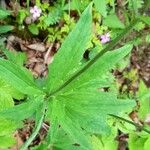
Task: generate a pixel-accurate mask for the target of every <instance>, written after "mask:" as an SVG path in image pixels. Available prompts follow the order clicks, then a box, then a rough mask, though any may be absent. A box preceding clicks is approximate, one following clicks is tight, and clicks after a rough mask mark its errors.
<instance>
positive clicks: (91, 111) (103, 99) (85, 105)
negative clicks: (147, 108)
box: [47, 7, 135, 150]
mask: <svg viewBox="0 0 150 150" xmlns="http://www.w3.org/2000/svg"><path fill="white" fill-rule="evenodd" d="M90 9H91V8H90V7H88V8H87V9H86V10H85V11H84V13H83V14H82V16H81V20H79V22H78V24H77V26H76V28H75V29H74V30H73V31H72V32H71V34H70V35H69V36H68V38H67V41H65V42H64V44H63V45H62V47H61V48H60V50H59V51H58V53H57V54H56V56H55V58H54V62H53V63H52V64H51V65H50V66H49V72H50V74H49V77H48V80H47V84H48V85H47V90H48V92H50V93H51V92H53V90H54V91H55V89H57V88H59V86H61V85H62V84H64V83H65V82H66V81H67V80H68V79H69V78H70V77H71V76H72V75H73V74H74V73H76V72H77V71H78V70H79V69H81V68H82V67H83V66H82V67H81V66H79V63H80V60H81V58H82V57H83V56H82V55H83V52H84V48H85V47H86V43H87V41H88V39H89V38H87V36H86V37H85V34H86V33H85V32H88V31H89V30H91V19H89V18H91V13H89V11H90ZM82 22H83V23H82ZM85 22H86V23H85ZM85 28H87V29H85ZM78 30H79V31H80V33H79V31H78ZM81 31H82V32H81ZM83 35H84V36H83ZM79 36H80V41H81V43H80V41H78V38H79ZM85 38H87V39H85ZM131 49H132V45H125V46H123V47H122V48H119V49H117V50H114V51H109V52H107V53H105V54H104V55H103V56H102V57H101V58H100V59H99V60H97V61H96V62H95V63H94V64H93V65H92V66H90V67H89V68H88V69H87V70H85V71H84V73H82V74H80V76H77V77H76V79H75V80H73V81H71V82H70V83H69V84H68V85H67V86H64V87H63V88H62V89H61V91H59V92H56V93H55V94H52V96H51V97H50V99H49V100H50V102H49V105H48V108H49V110H48V112H47V117H48V118H49V119H50V122H51V128H50V139H49V142H50V145H51V144H53V142H54V139H55V138H56V132H57V128H58V126H59V125H60V126H61V127H62V129H63V130H64V132H66V133H67V135H68V136H69V137H70V138H71V139H72V141H74V142H76V143H78V144H79V145H81V146H82V147H83V148H82V149H83V150H84V149H86V150H89V149H92V148H91V147H92V145H91V143H90V140H89V135H90V134H95V133H96V134H102V133H108V132H109V127H108V125H107V118H108V115H109V114H118V113H120V112H126V111H129V110H130V109H131V108H132V107H133V106H134V105H135V103H134V101H131V100H118V99H117V96H116V95H115V94H114V93H111V92H100V91H98V88H100V87H106V86H108V85H109V83H108V82H107V81H106V73H107V72H108V71H109V70H110V69H112V68H113V67H114V65H115V64H116V63H118V62H119V61H120V60H121V59H123V58H124V57H125V56H126V55H127V54H128V53H129V52H130V51H131Z"/></svg>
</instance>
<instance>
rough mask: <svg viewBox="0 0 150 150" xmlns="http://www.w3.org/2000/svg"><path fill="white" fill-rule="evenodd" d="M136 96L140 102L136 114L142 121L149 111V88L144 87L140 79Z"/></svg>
mask: <svg viewBox="0 0 150 150" xmlns="http://www.w3.org/2000/svg"><path fill="white" fill-rule="evenodd" d="M137 96H138V99H139V103H140V107H139V110H138V114H139V117H140V119H143V121H144V120H145V119H146V116H147V115H148V114H149V112H150V99H149V98H150V90H149V89H148V88H147V87H146V85H145V84H144V82H143V81H140V84H139V90H138V92H137Z"/></svg>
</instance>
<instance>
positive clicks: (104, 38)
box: [100, 33, 110, 44]
mask: <svg viewBox="0 0 150 150" xmlns="http://www.w3.org/2000/svg"><path fill="white" fill-rule="evenodd" d="M100 39H101V43H102V44H105V43H107V42H109V41H110V34H109V33H106V34H104V35H101V37H100Z"/></svg>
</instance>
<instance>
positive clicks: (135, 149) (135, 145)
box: [128, 134, 146, 150]
mask: <svg viewBox="0 0 150 150" xmlns="http://www.w3.org/2000/svg"><path fill="white" fill-rule="evenodd" d="M145 141H146V138H141V137H140V136H138V135H136V134H129V140H128V145H129V149H131V150H145V149H143V148H144V143H145Z"/></svg>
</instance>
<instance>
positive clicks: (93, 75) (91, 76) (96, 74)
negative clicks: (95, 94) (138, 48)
mask: <svg viewBox="0 0 150 150" xmlns="http://www.w3.org/2000/svg"><path fill="white" fill-rule="evenodd" d="M131 50H132V45H130V44H127V45H125V46H123V47H121V48H119V49H116V50H113V51H109V52H107V53H105V54H104V55H103V56H102V57H101V58H100V59H99V60H97V62H95V63H94V64H93V65H92V66H91V67H90V68H89V69H88V70H86V71H85V72H84V73H83V74H82V75H80V76H79V77H77V79H76V80H74V81H72V82H71V83H70V84H69V85H68V86H66V87H65V88H64V90H63V91H68V90H70V89H71V90H73V89H78V90H80V89H81V88H82V89H84V88H85V90H87V88H88V89H91V88H92V89H93V88H94V89H97V88H100V87H106V86H105V85H107V84H108V83H107V82H106V72H108V71H109V70H110V69H112V68H113V67H114V66H115V65H116V64H117V63H118V62H120V60H122V59H123V58H124V57H125V56H126V55H127V54H129V53H130V51H131ZM107 80H108V79H107Z"/></svg>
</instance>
